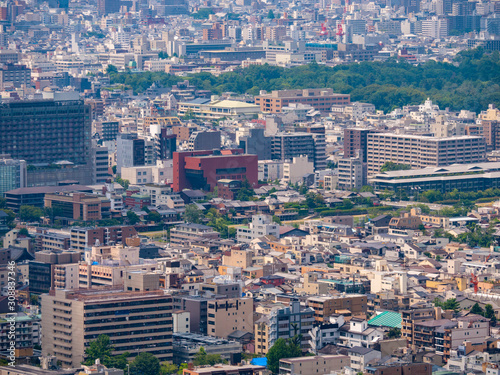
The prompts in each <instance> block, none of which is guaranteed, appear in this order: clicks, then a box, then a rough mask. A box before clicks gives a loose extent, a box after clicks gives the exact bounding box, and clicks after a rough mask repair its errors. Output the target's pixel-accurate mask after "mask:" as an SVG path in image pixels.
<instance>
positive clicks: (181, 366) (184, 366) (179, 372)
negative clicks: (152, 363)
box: [177, 363, 188, 375]
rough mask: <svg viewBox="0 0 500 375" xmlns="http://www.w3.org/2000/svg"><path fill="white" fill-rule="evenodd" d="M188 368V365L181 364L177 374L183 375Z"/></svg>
mask: <svg viewBox="0 0 500 375" xmlns="http://www.w3.org/2000/svg"><path fill="white" fill-rule="evenodd" d="M187 368H188V364H187V363H181V364H180V365H179V370H178V371H177V374H178V375H182V373H183V370H184V369H187Z"/></svg>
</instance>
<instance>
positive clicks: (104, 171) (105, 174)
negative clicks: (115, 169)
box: [92, 144, 111, 184]
mask: <svg viewBox="0 0 500 375" xmlns="http://www.w3.org/2000/svg"><path fill="white" fill-rule="evenodd" d="M92 172H93V173H92V183H93V184H104V183H105V182H106V181H107V180H108V179H109V178H111V175H110V174H109V160H108V148H107V147H104V146H99V145H97V144H96V145H93V146H92Z"/></svg>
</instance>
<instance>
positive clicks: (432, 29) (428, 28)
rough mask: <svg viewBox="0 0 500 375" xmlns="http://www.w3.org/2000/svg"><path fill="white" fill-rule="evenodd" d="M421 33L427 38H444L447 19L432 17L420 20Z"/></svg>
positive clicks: (446, 33)
mask: <svg viewBox="0 0 500 375" xmlns="http://www.w3.org/2000/svg"><path fill="white" fill-rule="evenodd" d="M422 35H423V36H427V37H429V38H436V39H441V38H446V37H447V36H448V20H447V19H446V18H438V17H432V18H430V19H425V20H422Z"/></svg>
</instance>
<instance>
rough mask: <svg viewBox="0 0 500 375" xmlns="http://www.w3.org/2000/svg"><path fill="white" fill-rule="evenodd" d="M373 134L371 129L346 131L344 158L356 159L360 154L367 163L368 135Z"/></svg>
mask: <svg viewBox="0 0 500 375" xmlns="http://www.w3.org/2000/svg"><path fill="white" fill-rule="evenodd" d="M373 132H374V130H371V129H359V128H350V129H344V158H354V157H356V155H358V153H359V155H361V157H362V160H363V163H366V156H367V150H368V134H370V133H373Z"/></svg>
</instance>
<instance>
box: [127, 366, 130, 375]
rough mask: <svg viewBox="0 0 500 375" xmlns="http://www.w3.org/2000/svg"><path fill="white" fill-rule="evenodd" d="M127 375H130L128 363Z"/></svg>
mask: <svg viewBox="0 0 500 375" xmlns="http://www.w3.org/2000/svg"><path fill="white" fill-rule="evenodd" d="M127 375H130V364H128V363H127Z"/></svg>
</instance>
